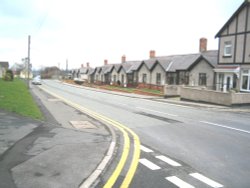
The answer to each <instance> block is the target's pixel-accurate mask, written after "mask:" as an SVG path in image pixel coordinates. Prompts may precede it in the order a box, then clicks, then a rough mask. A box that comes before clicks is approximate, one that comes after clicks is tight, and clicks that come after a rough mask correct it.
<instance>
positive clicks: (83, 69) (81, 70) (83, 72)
mask: <svg viewBox="0 0 250 188" xmlns="http://www.w3.org/2000/svg"><path fill="white" fill-rule="evenodd" d="M88 69H89V68H87V67H82V68H80V73H81V74H87V72H88Z"/></svg>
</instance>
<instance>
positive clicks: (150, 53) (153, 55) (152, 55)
mask: <svg viewBox="0 0 250 188" xmlns="http://www.w3.org/2000/svg"><path fill="white" fill-rule="evenodd" d="M154 57H155V51H154V50H150V52H149V58H154Z"/></svg>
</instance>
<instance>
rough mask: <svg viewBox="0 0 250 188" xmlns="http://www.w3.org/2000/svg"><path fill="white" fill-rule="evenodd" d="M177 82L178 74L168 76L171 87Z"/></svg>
mask: <svg viewBox="0 0 250 188" xmlns="http://www.w3.org/2000/svg"><path fill="white" fill-rule="evenodd" d="M176 80H177V74H176V73H175V72H170V73H168V74H167V83H168V84H169V85H175V84H176Z"/></svg>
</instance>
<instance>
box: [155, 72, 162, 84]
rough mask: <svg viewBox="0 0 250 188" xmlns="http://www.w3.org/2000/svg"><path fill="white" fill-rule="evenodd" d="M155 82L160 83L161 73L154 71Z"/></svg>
mask: <svg viewBox="0 0 250 188" xmlns="http://www.w3.org/2000/svg"><path fill="white" fill-rule="evenodd" d="M156 84H157V85H161V73H156Z"/></svg>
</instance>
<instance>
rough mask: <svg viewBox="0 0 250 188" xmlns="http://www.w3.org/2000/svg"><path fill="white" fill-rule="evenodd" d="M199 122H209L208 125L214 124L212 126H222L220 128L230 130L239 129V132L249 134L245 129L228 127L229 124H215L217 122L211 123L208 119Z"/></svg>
mask: <svg viewBox="0 0 250 188" xmlns="http://www.w3.org/2000/svg"><path fill="white" fill-rule="evenodd" d="M200 122H201V123H206V124H209V125H214V126H217V127H222V128H225V129H231V130H234V131H239V132H243V133H248V134H250V131H246V130H243V129H237V128H233V127H229V126H225V125H220V124H217V123H211V122H208V121H200Z"/></svg>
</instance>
